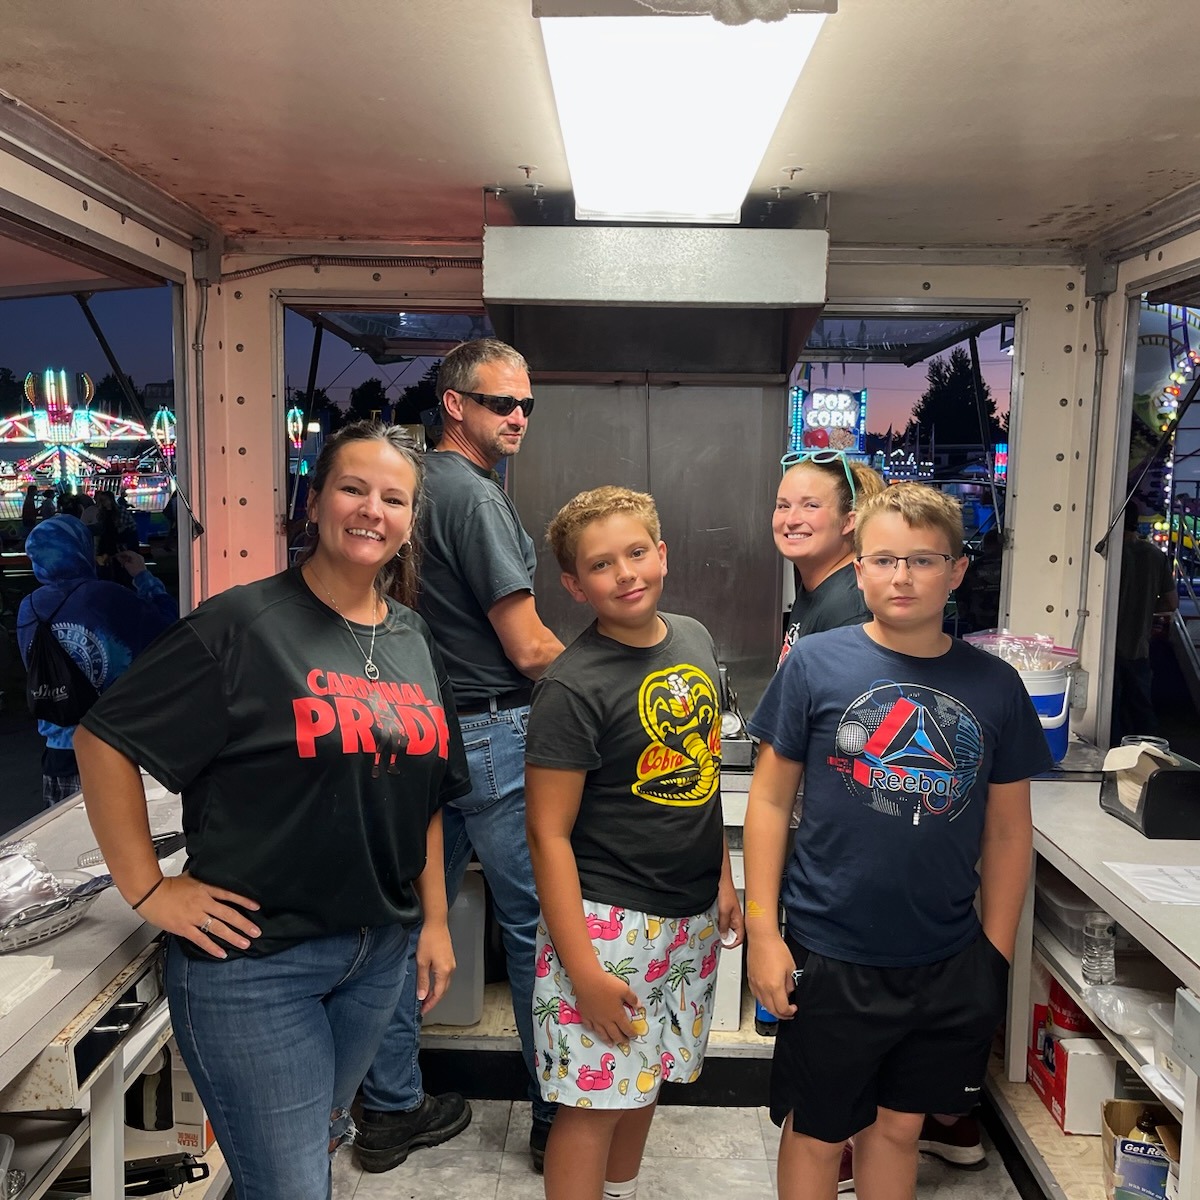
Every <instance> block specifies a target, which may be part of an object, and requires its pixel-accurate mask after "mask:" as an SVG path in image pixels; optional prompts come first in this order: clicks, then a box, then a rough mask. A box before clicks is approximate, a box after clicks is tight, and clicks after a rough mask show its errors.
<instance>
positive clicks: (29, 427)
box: [0, 368, 175, 493]
mask: <svg viewBox="0 0 1200 1200" xmlns="http://www.w3.org/2000/svg"><path fill="white" fill-rule="evenodd" d="M39 384H40V387H39ZM75 390H76V403H75V404H72V397H71V387H70V384H69V381H68V377H67V373H66V371H64V370H61V369H60V370H57V371H55V370H53V369H51V368H47V369H46V370H45V371H43V372H42V373H41V375H40V377H39V376H38V375H37V374H35V373H34V372H32V371H31V372H30V373H29V374H28V375H26V376H25V386H24V393H25V399H26V400H27V401H28V403H29V406H30V409H31V411H27V412H26V411H23V412H20V413H18V414H16V415H15V416H12V417H9V418H7V419H3V420H0V443H4V442H6V443H16V444H21V443H39V444H40V449H37V450H35V451H34V452H33V453H31V454H30V455H29V456H28V457H27V458H23V459H19V460H18V461H17V462H16V463H14V464H13V467H14V474H15V475H16V477H17V479H18V480H19V481H20V482H22V483H32V482H35V480H34V476H35V474H37V473H39V472H41V473H42V474H43V476H45V475H46V474H48V475H49V476H50V480H51V481H52V482H54V483H55V484H68V483H69V484H71V485H78V484H79V483H80V482H82V481H83V480H95V479H97V477H104V476H108V477H109V480H113V479H115V478H118V477H119V479H120V482H121V486H122V487H126V488H134V487H136V488H138V490H139V491H146V490H147V489H146V488H142V487H139V486H138V485H139V478H140V477H141V476H142V475H143V474H144V473H145V471H146V470H147V469H152V467H151V464H150V463H148V462H146V461H144V460H145V459H146V457H147V454H148V453H155V454H156V452H148V451H139V453H138V454H137V456H136V457H135V458H115V457H114V458H109V457H106V456H105V455H104V454H103V453H99V451H103V450H104V449H105V448H106V447H107V446H108V445H109V444H110V443H112V442H149V441H150V440H151V439H152V438H153V440H154V442H156V443H157V444H158V447H159V448H160V449H161V451H162V453H163V456H164V457H166V458H167V459H168V460H169V459H170V458H171V457H172V456H173V455H174V452H175V415H174V413H172V412H171V410H170V409H168V408H166V407H163V408H160V409H159V410H158V412H157V413H156V414H155V416H154V421H153V423H152V426H153V433H149V432H147V430H146V428H145V426H143V425H141V424H140V423H139V422H137V421H130V420H126V419H125V418H124V417H112V416H109V415H108V414H107V413H102V412H97V411H95V410H94V409H92V408H91V407H90V405H91V402H92V400H93V398H94V397H95V394H96V389H95V386H94V385H93V383H92V380H91V377H90V376H88V375H87V374H85V373H80V374H79V375H77V376H76V389H75ZM39 392H40V396H39ZM39 400H40V401H41V405H40V407H39ZM131 467H132V469H131ZM161 490H162V485H161V483H155V484H153V485H151V486H150V487H149V489H148V491H149V492H154V493H157V492H159V491H161Z"/></svg>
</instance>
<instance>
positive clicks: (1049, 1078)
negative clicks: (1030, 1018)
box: [1026, 1005, 1141, 1134]
mask: <svg viewBox="0 0 1200 1200" xmlns="http://www.w3.org/2000/svg"><path fill="white" fill-rule="evenodd" d="M1039 1008H1041V1005H1038V1006H1036V1007H1035V1009H1034V1019H1035V1021H1036V1020H1037V1016H1038V1011H1037V1010H1038V1009H1039ZM1042 1020H1043V1021H1045V1016H1044V1015H1043V1017H1042ZM1035 1028H1036V1026H1035ZM1026 1068H1027V1070H1026V1074H1027V1078H1028V1081H1029V1086H1030V1087H1032V1088H1033V1090H1034V1091H1035V1092H1037V1094H1038V1095H1039V1096H1040V1097H1041V1098H1042V1103H1043V1104H1044V1105H1045V1106H1046V1108H1047V1109H1048V1110H1049V1112H1050V1115H1051V1116H1052V1117H1053V1118H1054V1120H1055V1121H1056V1122H1057V1123H1058V1126H1059V1128H1060V1129H1061V1130H1062V1131H1063V1133H1090V1134H1097V1133H1099V1132H1100V1105H1101V1104H1102V1103H1103V1102H1104V1101H1105V1100H1107V1099H1108V1098H1109V1097H1110V1096H1111V1095H1112V1092H1113V1081H1114V1078H1115V1075H1116V1055H1115V1054H1114V1053H1113V1051H1112V1050H1111V1049H1110V1048H1109V1045H1108V1043H1107V1042H1101V1041H1097V1040H1096V1039H1095V1038H1056V1037H1053V1036H1048V1035H1044V1036H1043V1041H1042V1048H1041V1051H1040V1052H1039V1051H1038V1049H1037V1047H1031V1048H1030V1049H1029V1051H1028V1052H1027V1056H1026ZM1140 1111H1141V1110H1140V1109H1139V1112H1140ZM1134 1120H1137V1116H1136V1114H1135V1116H1134Z"/></svg>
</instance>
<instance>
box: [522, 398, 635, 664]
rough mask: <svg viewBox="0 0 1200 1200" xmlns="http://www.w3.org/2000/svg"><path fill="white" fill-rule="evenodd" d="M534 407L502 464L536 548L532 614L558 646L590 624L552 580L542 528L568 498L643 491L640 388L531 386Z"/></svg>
mask: <svg viewBox="0 0 1200 1200" xmlns="http://www.w3.org/2000/svg"><path fill="white" fill-rule="evenodd" d="M534 391H535V393H536V395H537V408H536V410H535V411H534V414H533V417H532V419H531V420H530V424H529V432H528V434H527V435H526V437H525V444H524V445H523V446H522V447H521V452H520V454H518V455H516V456H515V457H514V458H510V459H509V460H508V481H509V482H508V486H509V492H510V494H511V496H512V498H513V502H514V503H515V504H516V506H517V511H518V512H519V513H520V514H521V521H522V523H523V524H524V526H525V528H526V529H527V530H529V533H530V536H531V537H532V538H533V540H534V542H535V543H536V544H537V552H538V569H537V575H536V577H535V579H534V592H535V594H536V595H537V606H538V613H539V614H540V615H541V618H542V620H543V621H545V623H546V624H547V625H549V626H550V628H551V629H553V630H554V632H555V633H557V634H558V636H559V637H560V638H561V639H562V640H563V642H564V643H566V642H570V641H571V639H572V638H574V637H575V636H576V634H578V633H579V632H580V631H581V630H582V629H584V628H586V626H587V625H588V623H589V622H590V621H591V619H592V617H591V609H589V608H587V607H586V606H584V605H579V604H576V603H575V601H573V600H572V599H571V598H570V596H568V595H567V593H566V591H565V590H564V588H563V586H562V583H561V582H560V581H559V574H560V572H559V568H558V564H557V563H556V562H555V560H554V556H553V555H552V554H551V553H550V551H549V550H548V549H547V548H546V542H545V532H546V526H547V525H548V524H549V522H550V519H551V518H552V517H553V516H554V514H555V513H556V512H558V510H559V509H560V508H561V507H562V506H563V505H564V504H565V503H566V502H567V501H568V500H570V499H571V497H572V496H575V495H577V494H578V493H579V492H582V491H584V490H585V489H586V488H593V487H599V486H600V485H601V484H605V483H614V484H618V485H620V486H622V487H630V488H636V489H637V490H638V491H645V490H646V485H647V480H648V478H649V465H648V452H647V445H646V387H645V384H587V385H571V384H538V385H537V386H536V387H535V389H534Z"/></svg>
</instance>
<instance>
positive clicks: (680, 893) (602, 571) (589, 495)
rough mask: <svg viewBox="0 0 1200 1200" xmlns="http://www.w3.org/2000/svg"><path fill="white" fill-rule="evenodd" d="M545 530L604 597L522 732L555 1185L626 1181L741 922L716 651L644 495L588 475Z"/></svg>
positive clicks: (574, 581)
mask: <svg viewBox="0 0 1200 1200" xmlns="http://www.w3.org/2000/svg"><path fill="white" fill-rule="evenodd" d="M546 537H547V541H548V542H549V544H550V547H551V549H552V550H553V551H554V554H555V557H556V558H557V559H558V562H559V565H560V566H561V567H562V571H563V573H562V582H563V586H564V587H565V588H566V589H567V591H568V592H569V593H570V594H571V596H572V597H573V598H574V599H575V600H577V601H578V602H579V603H581V604H590V605H591V607H592V609H593V610H594V611H595V614H596V619H595V621H594V622H593V623H592V625H591V626H590V627H589V628H588V629H586V630H585V631H584V632H583V633H582V634H580V636H579V637H578V638H577V639H576V640H575V641H574V642H573V643H572V644H571V645H570V646H569V647H568V648H567V649H566V650H565V651H564V652H563V653H562V655H560V656H559V658H558V659H557V660H555V662H554V663H553V664H552V665H551V666H550V667H549V668H548V669H547V671H546V673H545V675H543V676H542V678H541V679H540V680H539V681H538V683H537V685H536V687H535V689H534V693H533V703H532V708H531V711H530V715H529V737H528V742H527V745H526V750H525V763H526V766H525V803H526V826H527V829H528V834H529V848H530V854H531V857H532V860H533V872H534V878H535V881H536V884H537V892H538V897H539V899H540V901H541V907H542V914H541V920H540V922H539V927H538V941H537V968H536V978H535V980H534V994H533V1000H534V1019H535V1021H536V1022H537V1025H538V1040H539V1047H540V1048H539V1050H538V1052H537V1053H538V1059H539V1061H538V1063H537V1064H536V1066H537V1074H538V1076H539V1077H540V1080H541V1087H542V1095H543V1096H544V1097H545V1098H546V1099H547V1100H554V1101H557V1102H558V1103H559V1105H560V1106H561V1107H560V1108H559V1111H558V1115H557V1117H556V1118H555V1121H554V1126H553V1128H552V1130H551V1133H550V1141H549V1144H548V1146H547V1150H546V1168H545V1176H546V1196H547V1198H548V1200H601V1197H619V1198H621V1200H627V1198H629V1197H632V1196H634V1195H635V1194H636V1187H637V1174H638V1169H639V1167H640V1165H641V1158H642V1151H643V1148H644V1146H645V1143H646V1135H647V1133H648V1132H649V1129H650V1122H651V1119H652V1118H653V1115H654V1108H655V1103H656V1100H657V1097H658V1090H659V1087H660V1086H661V1085H662V1083H664V1082H666V1081H670V1082H676V1083H681V1082H689V1083H690V1082H691V1081H692V1080H694V1079H695V1078H696V1077H697V1076H698V1075H699V1074H700V1069H701V1066H702V1065H703V1061H704V1049H705V1045H706V1044H707V1041H708V1029H709V1023H710V1021H711V1018H712V999H713V994H714V991H715V985H716V966H717V958H718V955H719V947H720V946H721V944H722V942H723V943H724V944H725V945H726V946H729V947H732V946H736V945H737V944H738V943H739V942H740V941H741V939H742V914H741V910H740V908H739V907H738V902H737V897H736V894H735V892H734V888H733V879H732V876H731V874H730V868H729V852H728V849H727V847H726V846H725V838H724V822H723V819H722V815H721V796H720V774H719V768H720V705H719V703H718V699H717V690H716V686H715V684H714V680H715V679H716V677H717V663H716V654H715V650H714V648H713V642H712V638H711V637H710V636H709V634H708V632H707V630H705V629H704V627H703V626H702V625H700V624H699V623H697V622H696V621H693V620H691V619H690V618H688V617H681V616H673V615H670V614H663V613H660V612H659V611H658V601H659V597H660V595H661V594H662V583H663V577H664V576H665V575H666V573H667V548H666V546H665V545H664V544H663V543H662V542H661V541H659V523H658V514H657V512H656V511H655V507H654V501H653V499H652V498H651V497H650V496H648V495H645V494H643V493H638V492H631V491H629V490H628V489H626V488H618V487H601V488H596V489H594V490H592V491H588V492H583V493H581V494H580V495H578V496H576V497H575V499H574V500H571V501H570V502H569V503H568V504H566V505H564V507H563V508H562V509H561V510H560V511H559V512H558V514H557V516H555V518H554V520H553V521H551V523H550V526H549V528H548V530H547V534H546Z"/></svg>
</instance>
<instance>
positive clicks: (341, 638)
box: [75, 422, 468, 1200]
mask: <svg viewBox="0 0 1200 1200" xmlns="http://www.w3.org/2000/svg"><path fill="white" fill-rule="evenodd" d="M420 479H421V465H420V460H419V458H418V457H417V456H416V454H415V452H414V451H413V449H412V447H411V445H410V444H409V443H408V441H407V438H406V437H405V435H404V434H403V433H402V431H400V430H399V429H394V428H393V429H387V428H385V427H383V426H381V425H378V424H374V423H368V422H361V423H358V424H356V425H351V426H348V427H347V428H346V429H344V430H342V431H341V432H340V433H339V434H338V435H336V436H335V437H334V438H332V439H330V441H329V442H328V443H327V445H326V447H325V450H324V451H323V452H322V454H321V457H320V459H319V461H318V463H317V467H316V470H315V472H314V475H313V480H312V486H311V489H310V495H309V501H308V517H309V529H310V530H311V533H312V536H311V537H310V539H309V545H308V546H307V547H306V548H305V551H304V554H303V560H302V564H301V565H300V566H297V567H294V568H292V569H291V570H289V571H285V572H283V573H282V574H280V575H276V576H274V577H272V578H270V579H265V580H261V581H259V582H258V583H252V584H249V585H246V586H244V587H238V588H232V589H230V590H229V591H227V592H224V593H222V594H220V595H218V596H215V597H213V598H212V599H210V600H208V601H207V602H205V603H204V604H202V605H201V606H200V607H199V608H198V609H197V610H196V611H195V612H193V613H191V614H189V616H188V617H187V618H185V619H184V620H183V621H181V622H179V623H178V624H177V625H175V626H173V627H172V628H171V629H170V630H168V631H167V632H166V633H165V634H163V635H162V637H161V638H159V639H158V641H157V642H156V643H155V644H154V645H152V646H151V647H150V648H149V649H148V650H147V651H146V652H145V653H144V655H143V656H142V657H141V658H139V659H138V661H137V662H136V663H135V664H134V665H133V668H132V669H131V670H130V671H129V672H128V673H127V674H126V675H125V676H124V677H123V679H122V680H120V681H118V684H117V686H115V687H114V688H112V689H110V691H109V692H107V693H106V694H105V695H104V697H102V698H101V700H100V702H99V703H97V705H96V706H95V707H94V708H93V709H92V710H91V712H89V714H88V716H87V718H86V720H85V722H84V724H83V725H81V727H80V732H79V734H78V735H77V738H76V743H75V746H76V754H77V756H78V759H79V766H80V774H81V777H82V781H83V789H84V794H85V796H86V798H87V809H88V817H89V819H90V821H91V822H92V825H93V828H94V829H95V832H96V837H97V840H98V842H99V844H100V847H101V849H102V850H103V851H104V854H105V859H106V861H107V863H108V866H109V869H110V870H111V871H112V874H113V878H114V881H115V882H116V885H117V887H118V888H119V889H120V891H121V894H122V895H123V896H124V897H125V898H126V899H127V900H128V901H129V902H130V903H131V904H132V905H133V907H134V908H135V909H136V910H137V911H139V912H140V913H141V914H142V916H144V917H145V918H146V919H147V920H149V921H151V922H153V923H154V924H155V925H158V926H160V927H161V928H163V929H165V930H167V931H169V932H170V933H172V934H174V935H175V936H174V937H173V938H171V939H170V942H169V945H168V951H167V993H168V998H169V1001H170V1006H171V1017H172V1023H173V1025H174V1028H175V1035H176V1038H177V1040H178V1042H179V1046H180V1050H181V1053H182V1055H183V1059H184V1062H185V1063H186V1065H187V1067H188V1069H189V1071H190V1072H191V1074H192V1077H193V1080H194V1082H195V1084H196V1088H197V1091H198V1093H199V1095H200V1098H201V1099H202V1100H203V1101H204V1104H205V1107H206V1109H207V1111H208V1115H209V1119H210V1120H211V1121H212V1123H213V1126H214V1128H215V1130H216V1132H217V1137H218V1141H219V1142H220V1144H221V1147H222V1150H223V1151H224V1154H225V1157H226V1160H227V1161H228V1162H229V1163H230V1168H231V1171H232V1174H233V1178H234V1185H235V1188H236V1190H237V1194H238V1195H239V1197H241V1198H242V1200H264V1198H269V1200H284V1198H285V1197H286V1198H287V1200H294V1198H297V1197H304V1198H305V1200H307V1198H309V1197H320V1196H328V1195H329V1194H330V1180H331V1175H330V1157H329V1156H330V1154H331V1153H332V1152H333V1150H335V1149H336V1148H337V1146H338V1145H339V1144H340V1143H341V1142H342V1141H343V1139H345V1138H346V1136H347V1134H348V1133H349V1131H350V1129H351V1123H350V1115H349V1106H350V1103H351V1100H352V1098H353V1096H354V1092H355V1090H356V1088H357V1086H358V1084H359V1083H360V1082H361V1080H362V1077H363V1076H364V1075H365V1074H366V1071H367V1068H368V1067H369V1066H370V1063H371V1060H372V1058H373V1057H374V1054H375V1051H376V1049H377V1047H378V1045H379V1042H380V1041H381V1040H382V1037H383V1035H384V1032H385V1030H386V1028H387V1024H388V1021H389V1019H390V1018H391V1015H392V1013H393V1011H394V1009H395V1006H396V1003H397V1001H398V999H399V995H400V989H401V985H402V982H403V976H404V964H405V961H406V957H407V954H408V942H409V938H410V932H412V931H414V930H415V927H416V925H417V923H418V922H420V921H422V920H423V922H424V924H423V926H422V929H421V933H420V936H419V941H418V943H417V953H416V961H417V970H418V989H417V990H418V995H420V996H423V997H424V1001H425V1007H426V1009H428V1008H431V1007H432V1006H433V1005H434V1004H435V1003H436V1002H437V1000H438V999H439V998H440V997H441V995H442V994H443V993H444V991H445V989H446V985H447V982H448V980H449V977H450V974H451V972H452V971H453V968H454V954H453V950H452V949H451V945H450V938H449V932H448V929H447V924H446V894H445V879H444V873H443V867H442V832H441V814H440V806H441V804H442V803H443V802H444V801H445V800H446V799H449V798H452V797H455V796H458V795H461V794H463V793H464V792H465V790H466V788H467V786H468V779H467V773H466V761H465V756H464V755H463V751H462V738H461V735H460V733H459V729H458V721H457V717H456V715H455V711H454V704H453V699H452V697H451V695H450V691H449V687H448V685H447V683H446V678H445V671H444V668H443V666H442V663H441V659H440V656H439V655H438V653H437V650H436V648H435V646H434V645H433V642H432V639H431V637H430V635H429V631H428V628H427V627H426V626H425V624H424V622H423V621H422V620H421V619H420V618H419V617H418V616H417V615H416V614H415V613H413V612H412V611H411V609H410V608H408V607H406V606H405V605H403V604H401V603H399V602H398V601H396V600H394V599H392V598H391V597H390V595H389V592H390V591H391V590H393V589H395V590H398V591H399V593H400V595H401V596H403V597H404V598H405V599H408V600H411V598H412V596H413V594H414V590H415V583H416V570H415V555H414V550H413V546H412V536H413V533H414V530H415V528H416V525H415V514H416V510H417V508H418V506H419V501H420ZM139 764H140V765H142V766H144V767H145V768H146V769H147V771H148V772H149V773H150V774H152V775H153V776H155V777H156V778H158V779H159V780H161V781H162V782H163V783H164V784H166V785H167V786H168V787H169V788H170V789H171V790H173V791H178V792H180V793H181V794H182V797H183V824H184V830H185V833H186V835H187V849H188V867H187V872H186V873H185V874H184V875H181V876H177V877H168V878H164V877H163V876H162V875H161V873H160V870H159V867H158V864H157V862H156V861H155V857H154V850H153V847H152V843H151V840H150V836H149V827H148V822H147V811H146V799H145V796H144V794H143V788H142V782H141V779H140V776H139V773H138V765H139ZM427 864H428V865H427Z"/></svg>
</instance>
